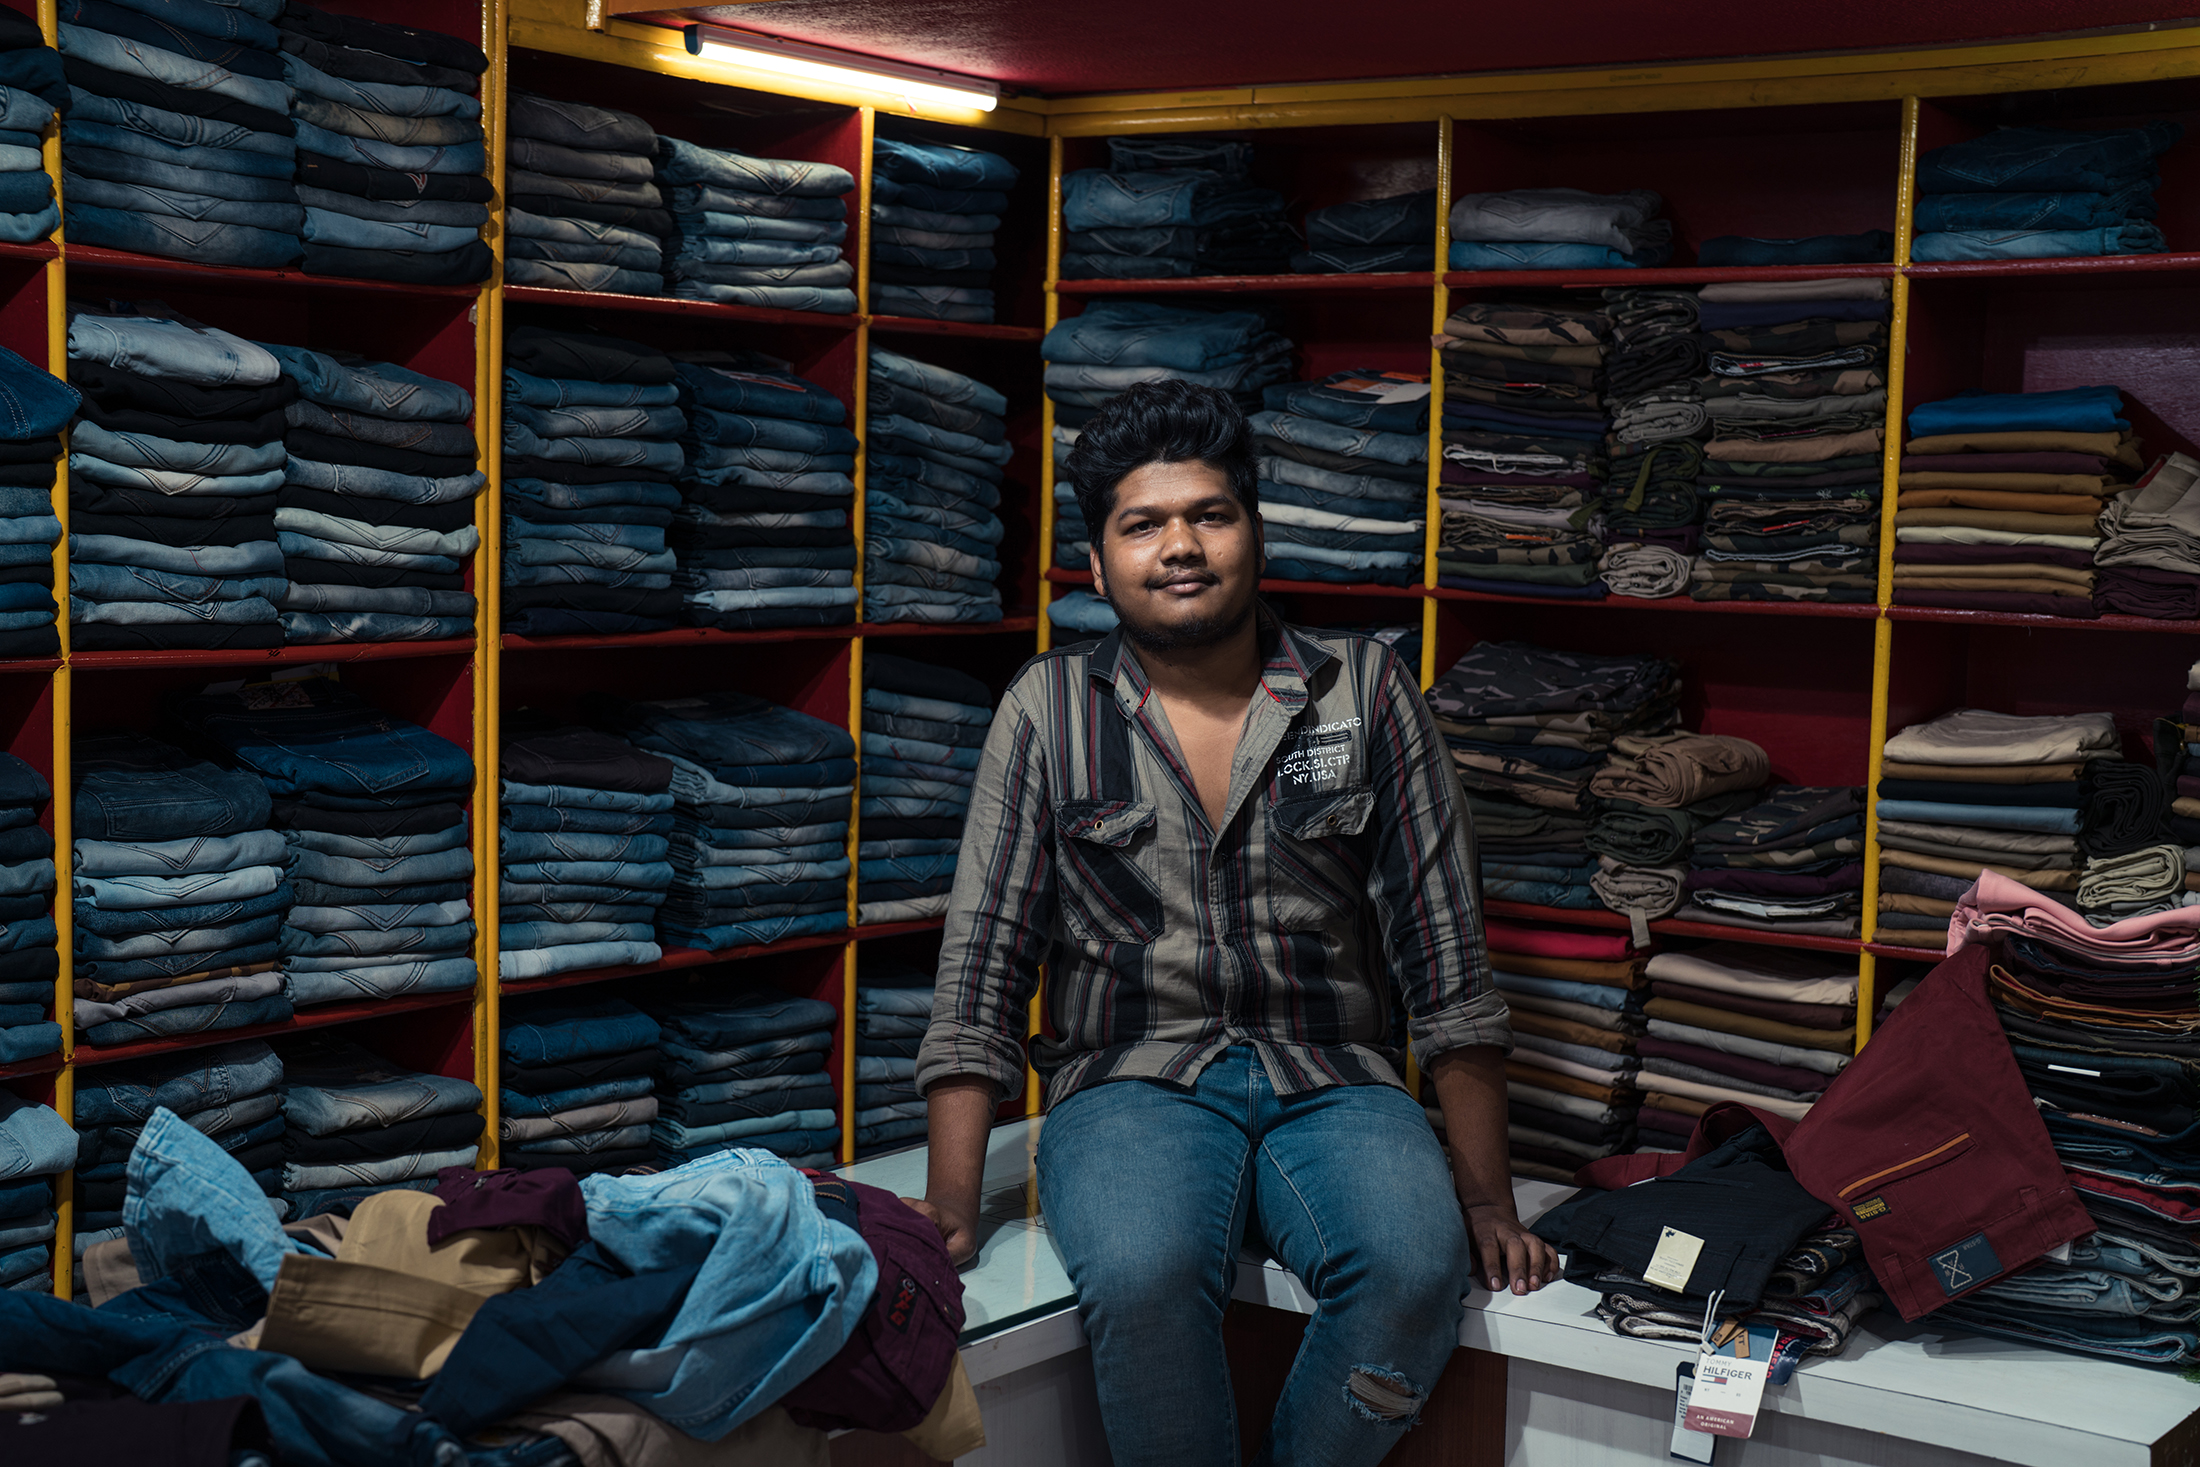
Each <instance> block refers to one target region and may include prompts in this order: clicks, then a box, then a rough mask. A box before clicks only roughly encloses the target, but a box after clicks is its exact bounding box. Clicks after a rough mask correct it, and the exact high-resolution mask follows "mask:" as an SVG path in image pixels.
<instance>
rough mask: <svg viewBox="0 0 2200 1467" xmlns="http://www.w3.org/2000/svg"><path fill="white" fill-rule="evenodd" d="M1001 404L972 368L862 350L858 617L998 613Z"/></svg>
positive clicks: (974, 617) (1004, 442) (1004, 432)
mask: <svg viewBox="0 0 2200 1467" xmlns="http://www.w3.org/2000/svg"><path fill="white" fill-rule="evenodd" d="M1007 411H1008V399H1007V398H1005V397H1003V396H1001V394H1000V393H999V392H996V391H995V390H994V389H993V388H991V387H988V386H986V385H985V384H984V383H983V382H980V381H979V380H978V379H977V378H975V377H966V376H964V375H963V374H962V373H960V372H951V371H949V370H948V369H947V368H945V367H935V366H932V365H931V364H929V363H926V362H918V361H912V360H910V359H909V358H908V357H905V356H900V355H897V354H896V353H894V352H890V351H887V350H886V349H885V348H883V347H878V346H874V347H872V348H871V382H870V399H869V417H868V419H867V424H868V434H869V439H868V442H867V444H866V447H867V449H868V451H869V455H870V457H869V467H868V471H867V474H866V477H865V479H864V520H863V539H864V555H865V560H864V570H863V619H864V620H865V621H925V622H988V621H999V620H1000V619H1001V588H1000V587H999V586H998V585H997V584H995V582H996V581H997V580H998V579H999V577H1000V574H1001V562H1000V544H1001V538H1002V536H1003V535H1005V534H1006V533H1007V528H1006V527H1005V526H1004V525H1003V524H1002V523H1001V518H1000V516H999V515H997V514H995V513H994V510H995V509H996V508H997V507H998V506H999V504H1000V502H1001V490H1000V484H1001V481H1002V479H1003V477H1004V476H1005V473H1006V467H1005V466H1006V465H1007V463H1008V461H1009V459H1010V458H1011V457H1012V456H1013V454H1014V450H1013V449H1011V448H1010V447H1009V442H1008V425H1007V423H1006V422H1005V421H1004V419H1003V416H1002V415H1003V414H1004V413H1006V412H1007Z"/></svg>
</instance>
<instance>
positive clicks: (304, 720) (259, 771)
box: [171, 677, 475, 1008]
mask: <svg viewBox="0 0 2200 1467" xmlns="http://www.w3.org/2000/svg"><path fill="white" fill-rule="evenodd" d="M171 709H172V712H173V714H174V716H175V717H176V719H177V720H178V722H179V723H180V724H181V726H182V727H183V728H184V729H185V730H187V731H188V732H189V733H190V735H191V736H192V738H193V740H194V741H195V742H196V743H198V744H201V745H207V746H211V747H213V748H217V749H220V750H222V751H224V752H225V753H226V755H227V756H228V758H229V759H230V760H231V761H232V762H233V763H235V764H237V765H238V766H240V767H241V768H243V769H245V770H248V771H250V772H251V773H252V774H254V775H257V776H258V777H259V779H260V781H261V783H262V784H263V785H264V786H265V787H266V790H267V793H268V794H269V795H271V796H273V798H274V810H273V818H274V824H275V828H276V829H278V830H280V831H282V832H283V841H284V845H285V847H286V860H287V863H288V868H289V877H290V883H289V884H290V896H291V897H292V899H293V901H292V905H291V907H290V909H289V910H288V911H287V912H286V913H285V914H284V918H283V931H282V954H283V989H284V992H285V993H287V994H288V995H289V997H290V1000H291V1002H293V1003H294V1004H296V1005H297V1006H298V1007H300V1008H304V1007H306V1006H307V1005H309V1004H322V1003H352V1002H359V1001H362V1000H367V999H378V998H395V997H398V996H399V995H401V994H412V993H450V992H455V991H458V990H461V989H468V988H471V987H473V985H474V978H475V969H474V957H473V950H472V945H473V940H474V924H473V919H472V903H471V898H472V893H473V873H474V853H473V848H472V845H471V843H470V842H469V840H468V837H467V823H466V809H467V803H468V800H469V798H470V797H471V793H472V789H473V780H474V761H473V758H472V756H470V755H469V754H468V753H467V752H466V751H465V750H464V749H462V748H460V747H459V746H458V745H456V744H454V743H452V742H451V741H450V740H448V739H446V738H443V737H441V736H440V735H438V734H433V733H430V732H429V731H428V730H426V729H424V728H422V727H420V725H418V724H416V723H411V722H408V721H407V720H405V719H402V718H397V717H393V716H392V715H390V714H389V713H386V712H384V711H383V710H382V709H380V708H377V707H375V706H374V705H373V704H371V703H369V702H367V701H366V700H365V699H364V698H362V697H360V696H359V695H358V694H356V693H354V692H352V691H350V690H349V689H347V688H345V687H342V686H340V685H339V684H338V683H336V682H335V681H334V680H332V679H329V678H322V677H317V678H306V679H301V680H299V681H295V682H286V683H281V684H277V685H274V686H273V687H272V688H270V687H268V686H265V685H262V686H258V687H250V688H246V689H243V690H241V691H238V692H228V693H204V694H200V695H198V696H196V697H188V698H181V699H178V700H176V701H175V702H174V703H173V704H172V705H171Z"/></svg>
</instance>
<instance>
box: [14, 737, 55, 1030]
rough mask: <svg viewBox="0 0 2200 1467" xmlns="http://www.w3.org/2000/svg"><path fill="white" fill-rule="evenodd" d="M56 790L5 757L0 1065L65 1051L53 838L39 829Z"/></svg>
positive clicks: (24, 765)
mask: <svg viewBox="0 0 2200 1467" xmlns="http://www.w3.org/2000/svg"><path fill="white" fill-rule="evenodd" d="M52 798H53V790H52V788H51V787H50V786H49V785H48V784H47V783H46V780H45V777H44V776H42V775H41V774H39V772H38V771H37V770H35V769H33V768H31V766H30V765H29V764H27V763H25V762H24V761H23V760H21V759H18V758H16V757H15V756H14V755H13V754H6V755H0V1064H6V1065H14V1064H21V1063H22V1062H23V1061H25V1060H29V1059H36V1058H38V1056H40V1055H42V1054H52V1053H53V1052H54V1051H55V1050H57V1049H59V1048H60V1047H61V1024H60V1022H59V1020H60V1016H59V1015H58V1014H55V1013H54V1012H53V997H54V978H55V977H56V976H57V975H58V974H59V972H60V968H61V958H60V954H59V953H57V952H56V951H55V949H54V943H55V941H56V939H57V938H58V936H59V934H58V932H57V931H56V929H55V925H54V919H53V896H54V886H55V884H56V881H57V877H56V875H55V869H54V861H53V835H52V833H51V832H49V831H48V830H46V829H45V828H44V827H43V826H42V825H40V824H39V821H40V820H41V819H42V818H43V816H44V814H45V810H46V805H47V802H48V801H50V800H51V799H52Z"/></svg>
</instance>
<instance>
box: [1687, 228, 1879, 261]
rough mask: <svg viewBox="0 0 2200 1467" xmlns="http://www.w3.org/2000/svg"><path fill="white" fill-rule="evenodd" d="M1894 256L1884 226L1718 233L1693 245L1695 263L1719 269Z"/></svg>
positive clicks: (1861, 259) (1866, 259) (1869, 259)
mask: <svg viewBox="0 0 2200 1467" xmlns="http://www.w3.org/2000/svg"><path fill="white" fill-rule="evenodd" d="M1893 259H1894V236H1893V235H1892V234H1890V233H1888V232H1887V231H1886V230H1884V229H1864V230H1859V231H1857V232H1856V233H1855V234H1812V235H1805V236H1803V237H1802V238H1800V239H1760V238H1758V237H1756V236H1754V235H1746V234H1720V235H1714V236H1713V237H1712V238H1710V239H1707V240H1705V241H1704V242H1703V243H1702V244H1700V245H1698V246H1696V263H1697V264H1698V265H1700V266H1702V267H1704V268H1705V269H1719V270H1728V269H1733V268H1735V267H1737V266H1739V267H1744V268H1749V267H1755V266H1759V265H1883V264H1887V263H1889V262H1890V261H1892V260H1893Z"/></svg>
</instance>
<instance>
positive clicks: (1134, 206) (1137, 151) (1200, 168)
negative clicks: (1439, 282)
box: [1062, 136, 1435, 280]
mask: <svg viewBox="0 0 2200 1467" xmlns="http://www.w3.org/2000/svg"><path fill="white" fill-rule="evenodd" d="M1252 168H1253V145H1252V144H1251V143H1248V142H1242V141H1237V140H1233V139H1219V138H1205V137H1197V136H1174V137H1152V138H1109V139H1108V166H1107V167H1106V168H1082V169H1079V170H1077V171H1076V172H1074V173H1070V174H1067V175H1065V176H1064V177H1063V179H1062V228H1063V230H1064V231H1066V232H1065V234H1064V236H1063V240H1062V277H1063V278H1064V279H1065V280H1166V279H1181V278H1185V277H1189V276H1195V275H1277V274H1283V273H1285V272H1287V271H1289V270H1291V269H1294V268H1296V267H1295V262H1294V252H1295V251H1297V250H1298V249H1299V248H1300V246H1299V237H1298V234H1297V232H1296V231H1295V230H1293V229H1292V228H1291V226H1290V223H1289V222H1288V221H1287V220H1286V219H1285V218H1284V198H1283V195H1282V194H1279V193H1277V192H1276V191H1275V190H1274V189H1267V188H1260V187H1258V186H1256V185H1255V184H1254V183H1253V178H1252ZM1433 206H1434V200H1433V199H1431V201H1430V207H1431V209H1432V210H1433ZM1432 225H1433V221H1432ZM1428 238H1429V240H1430V242H1431V243H1432V244H1433V242H1434V238H1435V232H1434V229H1433V227H1432V228H1431V229H1430V231H1429V235H1428ZM1430 253H1431V251H1429V250H1423V251H1422V259H1423V260H1426V258H1427V257H1428V255H1429V254H1430ZM1388 268H1393V269H1395V268H1411V269H1422V268H1426V267H1425V266H1424V265H1414V266H1408V267H1397V266H1392V267H1388Z"/></svg>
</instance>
